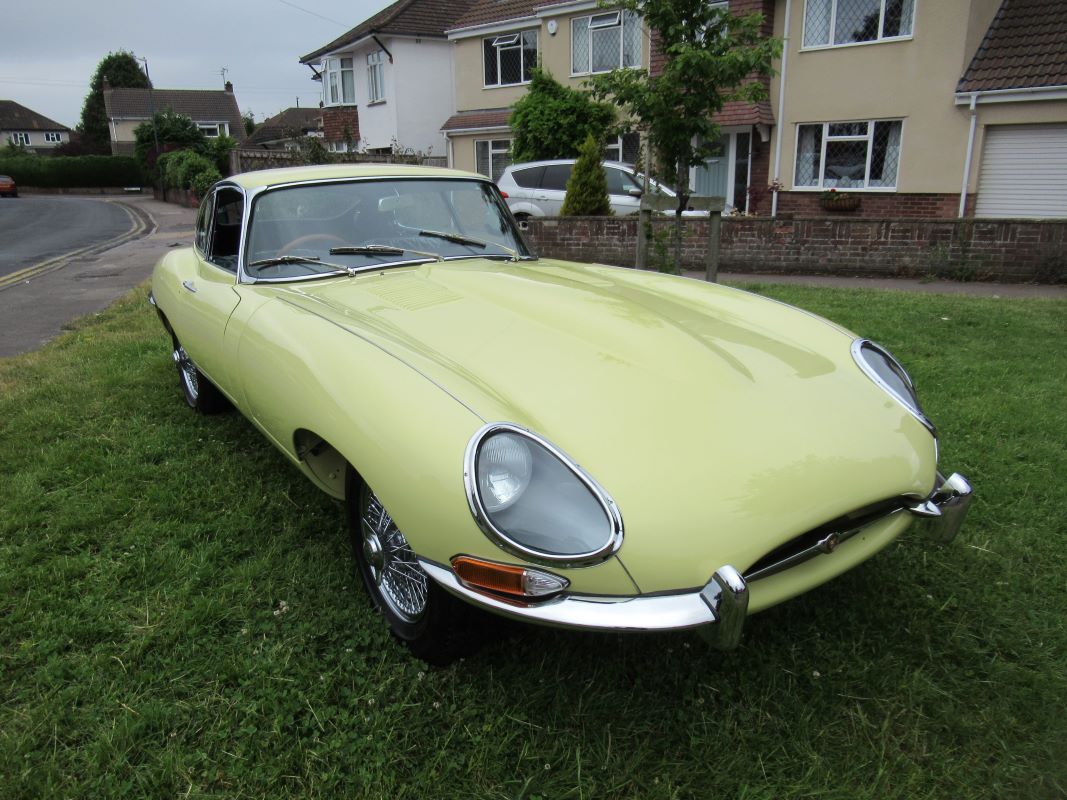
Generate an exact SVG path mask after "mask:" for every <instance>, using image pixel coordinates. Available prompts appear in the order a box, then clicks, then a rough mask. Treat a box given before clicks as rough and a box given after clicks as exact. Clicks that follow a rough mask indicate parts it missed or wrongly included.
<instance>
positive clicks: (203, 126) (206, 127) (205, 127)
mask: <svg viewBox="0 0 1067 800" xmlns="http://www.w3.org/2000/svg"><path fill="white" fill-rule="evenodd" d="M196 127H197V128H199V129H200V132H201V133H202V134H204V136H206V137H207V138H208V139H217V138H219V137H220V136H229V135H230V126H229V125H228V124H226V123H225V122H198V123H196ZM212 131H214V133H212Z"/></svg>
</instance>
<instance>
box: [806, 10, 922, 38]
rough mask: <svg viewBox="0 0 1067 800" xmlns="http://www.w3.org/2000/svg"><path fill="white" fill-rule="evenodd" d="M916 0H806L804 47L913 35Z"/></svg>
mask: <svg viewBox="0 0 1067 800" xmlns="http://www.w3.org/2000/svg"><path fill="white" fill-rule="evenodd" d="M914 19H915V0H807V6H806V7H805V9H804V47H833V46H838V45H844V44H855V43H857V42H877V41H881V40H883V39H899V38H901V37H907V36H911V31H912V24H913V22H914Z"/></svg>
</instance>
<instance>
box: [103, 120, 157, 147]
mask: <svg viewBox="0 0 1067 800" xmlns="http://www.w3.org/2000/svg"><path fill="white" fill-rule="evenodd" d="M147 121H148V120H144V119H117V120H115V121H114V123H112V125H113V128H114V140H115V141H116V142H133V141H136V139H137V137H136V136H134V134H133V132H134V131H135V130H136V129H137V126H138V125H140V124H141V123H143V122H147Z"/></svg>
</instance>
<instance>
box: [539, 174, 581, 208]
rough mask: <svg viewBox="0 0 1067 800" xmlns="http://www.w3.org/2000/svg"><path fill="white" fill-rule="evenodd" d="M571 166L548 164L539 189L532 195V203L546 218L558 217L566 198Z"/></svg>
mask: <svg viewBox="0 0 1067 800" xmlns="http://www.w3.org/2000/svg"><path fill="white" fill-rule="evenodd" d="M573 166H574V165H573V164H549V165H548V166H546V167H545V172H544V174H543V175H542V176H541V188H540V189H538V190H537V192H536V193H535V194H534V202H535V203H537V205H538V206H539V207H540V208H541V210H542V211H544V212H545V216H546V217H558V216H559V212H560V209H562V208H563V198H564V197H566V196H567V181H568V180H570V177H571V168H572V167H573Z"/></svg>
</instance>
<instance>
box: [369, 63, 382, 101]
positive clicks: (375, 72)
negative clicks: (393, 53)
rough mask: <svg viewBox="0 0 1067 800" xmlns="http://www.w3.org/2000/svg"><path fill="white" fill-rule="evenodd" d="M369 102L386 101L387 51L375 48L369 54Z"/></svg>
mask: <svg viewBox="0 0 1067 800" xmlns="http://www.w3.org/2000/svg"><path fill="white" fill-rule="evenodd" d="M367 97H368V98H369V100H368V103H384V102H385V52H384V51H383V50H375V51H374V52H373V53H368V54H367Z"/></svg>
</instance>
